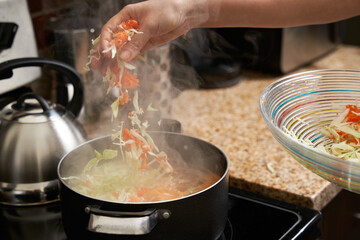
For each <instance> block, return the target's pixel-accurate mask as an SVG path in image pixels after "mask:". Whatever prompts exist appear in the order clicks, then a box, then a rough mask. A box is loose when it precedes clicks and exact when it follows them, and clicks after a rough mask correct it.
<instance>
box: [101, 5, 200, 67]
mask: <svg viewBox="0 0 360 240" xmlns="http://www.w3.org/2000/svg"><path fill="white" fill-rule="evenodd" d="M194 2H196V1H192V0H190V1H189V0H166V1H164V0H148V1H144V2H140V3H136V4H129V5H127V6H125V7H124V8H123V9H122V10H121V11H120V12H119V13H118V14H116V15H115V16H114V17H112V18H111V19H110V20H109V21H108V22H107V23H106V24H105V25H104V26H103V28H102V31H101V37H100V47H101V50H102V51H104V50H107V49H109V48H110V47H111V44H110V41H109V39H111V34H112V33H113V32H116V31H117V26H118V25H119V24H120V23H121V22H124V21H126V20H128V19H134V20H136V21H137V22H138V23H139V26H140V28H139V31H140V32H142V33H141V34H136V35H135V36H134V37H132V39H131V41H129V42H128V43H126V44H125V45H124V46H123V47H122V48H121V52H120V58H121V59H122V60H123V61H126V62H129V61H132V60H133V59H134V58H135V57H136V56H137V55H138V54H142V53H144V52H145V51H147V50H149V49H151V48H153V47H156V46H159V45H162V44H164V43H167V42H169V41H171V40H173V39H175V38H177V37H179V36H181V35H183V34H185V33H186V32H187V31H189V30H190V29H191V28H194V27H196V26H197V25H198V24H200V23H201V19H204V17H203V15H202V14H201V11H195V10H194V9H201V8H199V6H198V5H199V4H198V3H196V5H197V6H195V3H194ZM200 2H201V1H200ZM195 12H196V13H195ZM104 54H105V57H110V56H111V53H110V52H105V53H104Z"/></svg>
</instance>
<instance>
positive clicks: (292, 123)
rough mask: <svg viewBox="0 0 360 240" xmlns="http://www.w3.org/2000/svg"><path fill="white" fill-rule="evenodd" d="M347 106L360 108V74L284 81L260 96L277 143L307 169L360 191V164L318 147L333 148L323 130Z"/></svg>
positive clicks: (315, 74)
mask: <svg viewBox="0 0 360 240" xmlns="http://www.w3.org/2000/svg"><path fill="white" fill-rule="evenodd" d="M347 104H356V105H358V104H360V71H356V70H314V71H308V72H302V73H298V74H293V75H290V76H286V77H284V78H281V79H279V80H277V81H275V82H273V83H272V84H270V85H269V86H267V87H266V88H265V89H264V91H263V92H262V94H261V96H260V110H261V113H262V115H263V118H264V119H265V121H266V123H267V125H268V127H269V129H270V131H271V133H272V134H273V136H274V137H275V138H276V140H277V141H278V142H279V143H280V144H281V145H282V146H283V147H284V148H285V149H286V150H287V151H288V152H289V153H290V154H291V155H292V156H293V157H294V158H295V159H296V160H297V161H298V162H300V163H301V164H302V165H303V166H305V167H306V168H308V169H310V170H311V171H313V172H314V173H316V174H318V175H319V176H321V177H323V178H324V179H326V180H328V181H330V182H332V183H334V184H336V185H338V186H340V187H342V188H345V189H347V190H350V191H352V192H356V193H360V163H356V162H351V161H347V160H342V159H340V158H337V157H334V156H331V155H329V154H326V153H322V152H320V151H317V150H316V149H314V147H312V146H309V145H306V144H304V143H302V141H311V142H312V143H313V144H314V145H315V147H316V146H317V145H319V144H329V143H330V140H329V139H328V138H326V137H324V136H323V135H322V134H321V133H320V131H319V128H320V127H321V126H324V125H328V124H329V123H330V122H331V121H332V120H333V119H335V118H336V116H337V115H338V114H339V113H340V112H342V111H344V109H345V106H346V105H347Z"/></svg>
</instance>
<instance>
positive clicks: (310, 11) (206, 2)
mask: <svg viewBox="0 0 360 240" xmlns="http://www.w3.org/2000/svg"><path fill="white" fill-rule="evenodd" d="M191 2H198V4H195V7H194V8H193V9H198V10H199V11H202V12H203V13H201V16H202V19H200V20H199V21H198V23H199V25H198V26H195V25H196V24H194V27H265V28H266V27H292V26H300V25H311V24H322V23H330V22H335V21H339V20H342V19H345V18H349V17H353V16H356V15H359V14H360V0H198V1H197V0H190V5H191V4H194V3H191ZM199 4H202V7H199ZM192 11H193V12H194V11H195V10H192ZM206 11H207V12H208V18H207V19H204V16H206V14H205V12H206Z"/></svg>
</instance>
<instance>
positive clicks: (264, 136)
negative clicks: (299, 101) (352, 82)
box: [172, 46, 360, 210]
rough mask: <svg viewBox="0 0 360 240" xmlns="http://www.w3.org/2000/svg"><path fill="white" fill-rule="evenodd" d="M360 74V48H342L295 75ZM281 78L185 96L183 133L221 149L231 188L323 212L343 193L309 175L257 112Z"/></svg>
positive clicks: (178, 108)
mask: <svg viewBox="0 0 360 240" xmlns="http://www.w3.org/2000/svg"><path fill="white" fill-rule="evenodd" d="M329 68H333V69H360V48H358V47H353V46H340V47H339V48H338V49H337V50H335V51H334V52H332V53H330V54H329V55H327V56H326V57H324V58H322V59H320V60H318V61H316V62H314V63H313V64H311V65H309V66H306V67H304V68H301V69H299V70H297V71H296V72H300V71H307V70H313V69H329ZM277 79H279V76H273V75H265V74H259V73H251V72H244V74H243V75H242V76H241V81H240V82H239V83H238V84H237V85H235V86H233V87H230V88H225V89H216V90H186V91H183V92H181V94H180V95H178V96H177V97H176V99H174V102H173V104H172V115H173V118H175V119H177V120H179V121H180V122H181V123H182V127H183V132H184V133H185V134H187V135H192V136H196V137H199V138H202V139H204V140H207V141H209V142H211V143H213V144H215V145H216V146H218V147H219V148H221V149H222V150H223V151H224V152H225V154H226V155H227V156H228V158H229V161H230V171H229V174H230V185H231V186H234V187H237V188H241V189H244V190H248V191H251V192H253V193H257V194H261V195H264V196H267V197H271V198H275V199H278V200H281V201H285V202H289V203H294V204H297V205H301V206H305V207H309V208H313V209H317V210H321V209H322V208H323V207H324V206H325V205H326V204H327V203H328V202H330V201H331V199H333V198H334V197H335V196H336V195H337V194H338V193H339V191H340V188H338V187H336V186H335V185H333V184H331V183H329V182H328V181H326V180H324V179H322V178H320V177H319V176H317V175H316V174H314V173H312V172H311V171H309V170H307V169H305V168H304V167H303V166H302V165H300V164H299V163H298V162H297V161H296V160H294V159H293V158H292V157H291V156H290V155H289V154H288V153H287V152H286V151H285V150H283V148H282V147H281V146H280V144H279V143H278V142H277V141H276V140H275V139H274V138H273V137H272V135H271V133H270V131H269V130H268V128H267V126H266V124H265V121H264V120H263V118H262V116H261V113H260V109H259V96H260V94H261V92H262V90H263V89H264V88H265V87H266V86H267V85H269V84H270V83H271V82H273V81H275V80H277Z"/></svg>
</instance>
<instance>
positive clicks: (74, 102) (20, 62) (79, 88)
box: [0, 58, 84, 117]
mask: <svg viewBox="0 0 360 240" xmlns="http://www.w3.org/2000/svg"><path fill="white" fill-rule="evenodd" d="M20 67H49V68H51V69H54V70H56V71H58V72H59V73H62V74H64V75H65V76H66V77H67V79H68V80H69V81H70V83H71V84H72V85H73V87H74V95H73V97H72V99H71V100H70V101H69V103H68V104H67V105H66V109H67V110H69V111H70V112H72V113H73V114H74V116H75V117H77V116H78V115H79V113H80V111H81V108H82V105H83V102H84V86H83V83H82V81H81V77H80V75H79V74H78V73H77V72H76V70H75V69H74V68H73V67H71V66H70V65H68V64H65V63H63V62H60V61H57V60H53V59H46V58H17V59H13V60H8V61H5V62H2V63H1V64H0V80H3V79H8V78H11V77H12V75H13V72H12V70H13V69H15V68H20Z"/></svg>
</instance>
